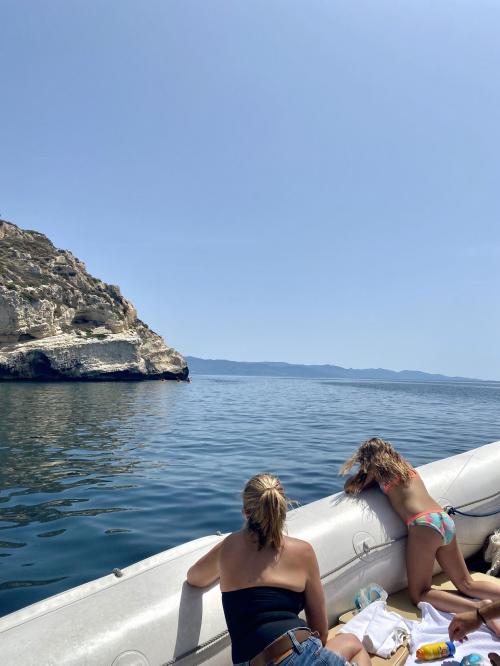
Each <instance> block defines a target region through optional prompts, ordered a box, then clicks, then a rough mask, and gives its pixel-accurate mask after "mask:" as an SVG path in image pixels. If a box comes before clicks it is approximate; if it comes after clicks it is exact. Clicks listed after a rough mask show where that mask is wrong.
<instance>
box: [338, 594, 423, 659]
mask: <svg viewBox="0 0 500 666" xmlns="http://www.w3.org/2000/svg"><path fill="white" fill-rule="evenodd" d="M414 624H416V623H415V622H412V621H411V620H407V619H405V618H403V617H401V615H398V614H397V613H393V612H392V611H388V610H387V608H386V603H385V601H374V602H373V603H371V604H370V605H369V606H367V607H366V608H364V609H363V610H362V611H361V612H360V613H358V614H357V615H355V616H354V617H353V618H352V619H351V620H349V622H347V623H346V624H345V625H344V627H342V629H341V630H340V631H339V633H344V634H354V635H355V636H357V637H358V638H359V640H360V641H361V642H362V643H363V646H364V648H365V649H366V650H367V651H368V652H369V653H370V654H376V655H378V656H379V657H384V658H387V657H390V656H391V654H393V653H394V652H396V650H397V649H398V647H399V646H400V645H403V644H404V643H406V642H407V641H408V639H409V636H410V633H411V631H412V627H413V625H414Z"/></svg>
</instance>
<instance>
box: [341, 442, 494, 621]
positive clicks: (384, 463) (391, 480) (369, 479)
mask: <svg viewBox="0 0 500 666" xmlns="http://www.w3.org/2000/svg"><path fill="white" fill-rule="evenodd" d="M355 465H359V469H358V471H357V473H356V474H354V476H351V477H350V478H349V479H347V481H346V483H345V486H344V490H345V492H346V493H349V494H353V495H356V494H358V493H360V492H361V491H362V490H363V489H364V488H367V487H368V486H370V485H373V484H378V485H379V487H380V489H381V491H382V492H383V493H385V495H386V496H387V499H388V500H389V502H390V503H391V505H392V508H393V509H394V511H395V512H396V513H397V514H398V515H399V517H400V518H401V520H402V521H403V522H404V523H405V524H406V526H407V527H408V543H407V550H406V569H407V575H408V592H409V594H410V597H411V600H412V601H413V603H414V604H415V605H417V604H418V603H419V602H420V601H427V602H428V603H430V604H432V605H433V606H435V607H436V608H437V609H439V610H442V611H447V612H451V613H460V612H461V611H467V610H475V609H477V608H479V609H481V608H482V607H483V606H484V605H485V604H486V603H487V600H491V599H500V585H499V584H498V583H496V582H493V581H492V582H489V581H475V580H474V579H473V578H472V576H471V575H470V573H469V571H468V569H467V566H466V564H465V562H464V558H463V556H462V553H461V552H460V549H459V547H458V544H457V539H456V537H455V523H454V522H453V519H452V518H451V517H450V516H449V515H448V514H447V513H446V511H444V510H443V508H442V507H441V506H440V505H439V504H438V503H437V502H436V500H434V499H433V498H432V497H431V496H430V495H429V493H428V492H427V488H426V487H425V485H424V482H423V481H422V479H421V478H420V475H419V474H418V472H417V471H416V470H415V469H414V468H413V467H412V466H411V465H410V464H409V463H408V462H407V461H406V460H405V459H404V458H403V457H402V456H400V454H399V453H398V452H397V451H396V450H395V449H394V448H393V446H392V445H391V443H390V442H386V441H384V440H383V439H380V438H378V437H374V438H373V439H369V440H367V441H366V442H364V443H363V444H362V445H361V446H360V447H359V449H358V450H357V451H356V452H355V453H354V455H353V456H352V457H351V458H349V460H348V461H347V462H346V463H345V464H344V466H343V467H342V468H341V470H340V471H341V473H342V474H346V473H348V472H349V471H350V470H351V469H352V468H353V467H354V466H355ZM436 559H437V561H438V562H439V564H440V566H441V568H442V569H443V571H444V572H445V573H446V574H448V576H449V577H450V579H451V581H452V582H453V584H454V585H455V587H456V588H457V589H458V590H459V591H460V592H461V593H462V594H464V595H465V596H466V597H469V598H465V597H462V596H458V595H455V594H453V593H451V592H445V591H443V590H434V589H432V570H433V567H434V560H436ZM470 597H474V598H475V599H474V600H473V599H472V598H470ZM478 599H479V600H481V601H478ZM488 626H489V627H490V629H492V630H493V631H495V632H496V633H499V631H500V623H499V622H498V620H491V621H489V622H488Z"/></svg>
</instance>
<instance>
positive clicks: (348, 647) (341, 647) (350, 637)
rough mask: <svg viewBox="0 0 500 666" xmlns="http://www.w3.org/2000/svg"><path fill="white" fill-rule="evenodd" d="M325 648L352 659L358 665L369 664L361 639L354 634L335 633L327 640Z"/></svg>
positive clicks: (369, 660)
mask: <svg viewBox="0 0 500 666" xmlns="http://www.w3.org/2000/svg"><path fill="white" fill-rule="evenodd" d="M325 648H326V649H327V650H330V651H331V652H335V653H336V654H340V655H341V656H342V657H345V658H346V659H347V661H353V662H355V663H356V664H357V665H358V666H371V663H372V662H371V659H370V656H369V654H368V652H367V651H366V650H365V648H364V647H363V645H362V643H361V641H360V640H359V639H358V638H357V637H356V636H354V634H337V635H336V636H334V637H333V638H330V640H329V641H327V643H326V645H325Z"/></svg>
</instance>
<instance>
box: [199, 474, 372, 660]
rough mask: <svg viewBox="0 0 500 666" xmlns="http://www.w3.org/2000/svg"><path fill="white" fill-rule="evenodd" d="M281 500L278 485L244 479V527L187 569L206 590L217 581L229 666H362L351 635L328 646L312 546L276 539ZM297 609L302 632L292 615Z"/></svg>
mask: <svg viewBox="0 0 500 666" xmlns="http://www.w3.org/2000/svg"><path fill="white" fill-rule="evenodd" d="M286 511H287V499H286V497H285V493H284V491H283V487H282V485H281V483H280V481H279V479H278V478H277V477H275V476H273V475H271V474H258V475H257V476H254V477H252V478H251V479H250V480H249V481H248V483H247V484H246V486H245V488H244V490H243V514H244V516H245V519H246V524H245V526H244V527H243V529H241V530H240V531H239V532H234V533H233V534H230V535H229V536H228V537H226V538H225V539H224V540H223V541H222V542H221V543H219V544H217V546H215V548H212V550H211V551H209V552H208V553H207V554H206V555H204V556H203V557H202V558H201V559H199V560H198V561H197V562H196V563H195V564H193V566H192V567H191V568H190V569H189V571H188V574H187V580H188V583H190V585H194V586H195V587H206V586H208V585H211V584H212V583H214V582H215V581H216V580H217V579H219V580H220V588H221V592H222V605H223V608H224V614H225V617H226V622H227V627H228V630H229V635H230V637H231V643H232V660H233V664H237V665H238V666H240V665H246V666H268V665H269V664H273V665H277V664H279V665H280V666H288V665H289V664H292V662H293V665H294V666H313V665H314V664H317V666H324V665H325V664H327V665H331V666H346V664H348V662H351V661H352V662H356V663H357V665H358V666H370V663H371V662H370V658H369V656H368V654H367V652H366V651H365V650H364V648H363V646H362V645H361V643H360V642H359V640H358V639H357V638H356V637H355V636H353V635H352V634H342V635H340V636H336V637H335V638H333V639H331V640H328V623H327V616H326V606H325V597H324V593H323V588H322V586H321V580H320V575H319V567H318V562H317V559H316V555H315V553H314V550H313V548H312V546H311V545H310V544H309V543H307V542H306V541H301V540H300V539H294V538H292V537H289V536H286V535H284V534H283V528H284V523H285V519H286ZM302 610H305V615H306V625H304V622H303V620H301V619H300V618H299V617H298V614H299V613H300V612H301V611H302Z"/></svg>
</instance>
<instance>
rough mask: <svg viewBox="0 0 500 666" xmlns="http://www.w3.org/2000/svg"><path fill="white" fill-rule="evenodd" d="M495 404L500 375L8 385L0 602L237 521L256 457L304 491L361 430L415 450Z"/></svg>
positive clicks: (462, 434) (325, 488) (485, 435)
mask: <svg viewBox="0 0 500 666" xmlns="http://www.w3.org/2000/svg"><path fill="white" fill-rule="evenodd" d="M499 407H500V384H474V385H471V384H433V383H428V384H417V383H391V382H345V381H344V382H342V381H332V380H314V379H282V378H266V377H245V378H243V377H208V376H195V377H194V378H193V383H192V384H182V383H181V384H179V383H176V382H143V383H102V384H101V383H88V384H0V614H4V613H8V612H10V611H13V610H15V609H18V608H21V607H23V606H25V605H27V604H30V603H32V602H34V601H38V600H39V599H42V598H44V597H47V596H49V595H52V594H55V593H56V592H59V591H61V590H65V589H67V588H69V587H73V586H74V585H78V584H80V583H83V582H85V581H88V580H90V579H92V578H95V577H97V576H101V575H104V574H107V573H109V572H111V570H112V569H113V568H114V567H124V566H126V565H128V564H131V563H132V562H135V561H137V560H140V559H142V558H144V557H148V556H149V555H152V554H154V553H157V552H158V551H161V550H164V549H166V548H170V547H171V546H174V545H176V544H179V543H181V542H183V541H187V540H189V539H194V538H195V537H198V536H202V535H205V534H210V533H214V532H216V531H217V530H221V531H229V530H233V529H237V528H238V527H239V526H240V525H241V506H240V497H239V493H240V490H241V488H242V486H243V484H244V482H245V481H246V480H247V478H248V477H249V476H251V475H252V474H254V473H256V472H260V471H268V470H269V471H272V472H275V473H277V474H278V475H279V476H280V477H281V479H282V480H283V482H284V484H285V488H286V490H287V493H288V495H289V497H291V498H292V499H294V500H298V501H299V502H301V503H306V502H310V501H312V500H315V499H318V498H320V497H323V496H324V495H328V494H331V493H333V492H336V491H337V490H339V489H340V487H341V480H340V479H339V477H338V476H337V470H338V468H339V465H340V464H341V463H342V462H343V461H344V460H345V458H346V457H347V456H348V455H349V454H350V453H351V452H352V450H353V449H354V448H355V447H356V446H357V445H358V444H359V443H360V442H361V441H362V440H363V439H365V438H367V437H370V436H374V435H380V436H383V437H386V438H388V439H390V440H391V441H392V442H393V443H394V444H395V445H396V446H398V447H399V449H400V450H401V451H402V452H403V453H404V454H405V455H406V456H407V457H408V458H409V460H410V461H411V462H412V463H413V464H414V465H419V464H421V463H425V462H429V461H431V460H435V459H436V458H441V457H445V456H449V455H453V454H455V453H460V452H462V451H465V450H467V449H470V448H473V447H476V446H480V445H482V444H485V443H487V442H490V441H493V440H495V439H500V409H499Z"/></svg>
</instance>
